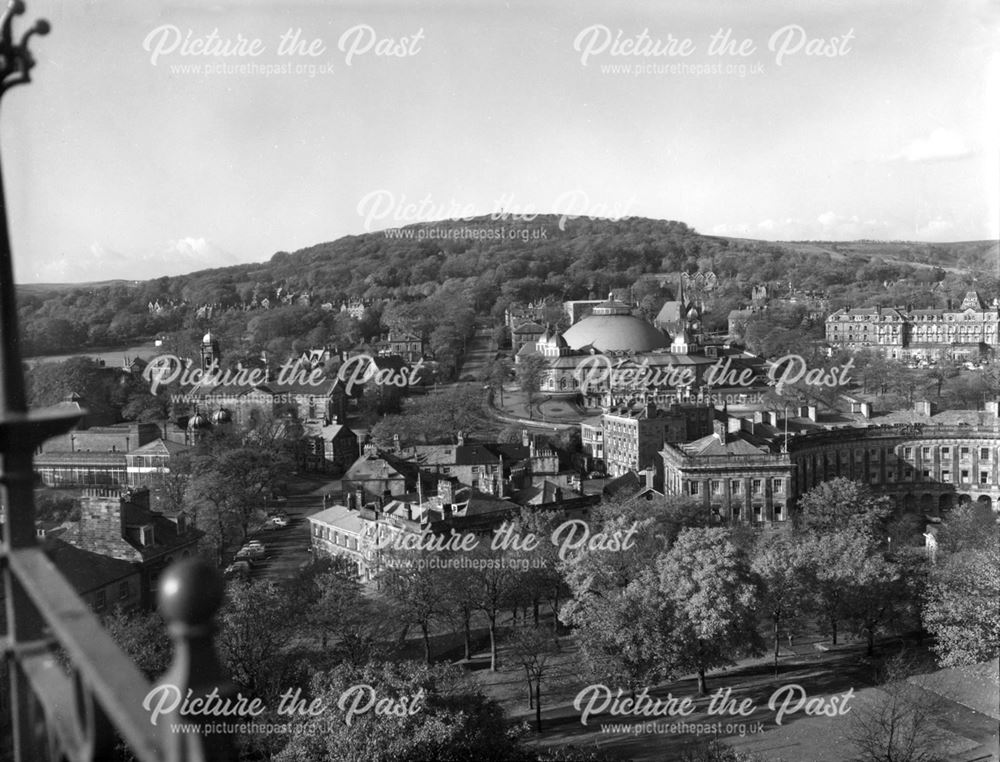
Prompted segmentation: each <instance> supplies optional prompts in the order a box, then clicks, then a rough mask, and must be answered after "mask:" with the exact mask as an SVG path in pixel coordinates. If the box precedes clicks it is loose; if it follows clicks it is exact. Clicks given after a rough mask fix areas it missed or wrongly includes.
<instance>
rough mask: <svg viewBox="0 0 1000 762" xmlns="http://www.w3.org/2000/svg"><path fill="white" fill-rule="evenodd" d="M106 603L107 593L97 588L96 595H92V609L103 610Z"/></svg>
mask: <svg viewBox="0 0 1000 762" xmlns="http://www.w3.org/2000/svg"><path fill="white" fill-rule="evenodd" d="M107 605H108V594H107V592H106V591H104V590H98V591H97V595H95V596H94V610H95V611H104V609H105V608H106V607H107Z"/></svg>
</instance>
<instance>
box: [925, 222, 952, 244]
mask: <svg viewBox="0 0 1000 762" xmlns="http://www.w3.org/2000/svg"><path fill="white" fill-rule="evenodd" d="M954 231H955V223H954V222H952V221H951V220H946V219H944V218H943V217H935V218H934V219H933V220H928V221H927V224H925V225H921V226H920V227H918V228H917V236H918V237H919V238H929V239H931V240H934V241H945V240H953V239H954Z"/></svg>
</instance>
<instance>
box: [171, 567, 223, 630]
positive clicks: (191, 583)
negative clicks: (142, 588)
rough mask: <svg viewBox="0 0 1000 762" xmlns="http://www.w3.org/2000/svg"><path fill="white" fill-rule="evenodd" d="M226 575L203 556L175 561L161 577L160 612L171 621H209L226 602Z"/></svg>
mask: <svg viewBox="0 0 1000 762" xmlns="http://www.w3.org/2000/svg"><path fill="white" fill-rule="evenodd" d="M224 590H225V585H224V583H223V580H222V575H220V574H219V572H218V570H217V569H216V568H215V567H213V566H212V565H211V564H210V563H208V562H207V561H205V560H204V559H201V558H186V559H184V560H183V561H178V562H176V563H174V564H171V566H170V567H169V568H167V570H166V571H165V572H164V573H163V575H162V576H161V577H160V590H159V593H158V595H157V597H158V599H159V600H158V604H159V609H160V613H161V614H162V615H163V618H164V619H165V620H166V621H167V622H168V623H170V624H174V623H181V624H184V625H187V626H201V625H207V624H208V623H209V622H210V621H211V619H212V617H213V616H214V615H215V612H216V611H218V610H219V606H221V605H222V595H223V592H224Z"/></svg>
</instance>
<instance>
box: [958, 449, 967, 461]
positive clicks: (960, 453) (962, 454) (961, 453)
mask: <svg viewBox="0 0 1000 762" xmlns="http://www.w3.org/2000/svg"><path fill="white" fill-rule="evenodd" d="M958 456H959V457H960V458H968V457H969V448H968V447H962V448H960V449H959V451H958Z"/></svg>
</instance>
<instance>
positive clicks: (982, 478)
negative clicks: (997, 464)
mask: <svg viewBox="0 0 1000 762" xmlns="http://www.w3.org/2000/svg"><path fill="white" fill-rule="evenodd" d="M979 483H980V484H989V483H990V472H989V471H980V472H979Z"/></svg>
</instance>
